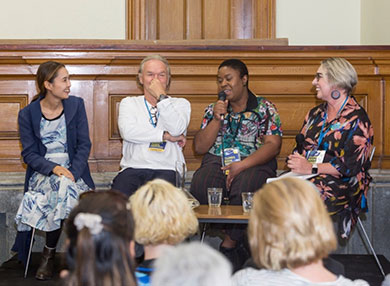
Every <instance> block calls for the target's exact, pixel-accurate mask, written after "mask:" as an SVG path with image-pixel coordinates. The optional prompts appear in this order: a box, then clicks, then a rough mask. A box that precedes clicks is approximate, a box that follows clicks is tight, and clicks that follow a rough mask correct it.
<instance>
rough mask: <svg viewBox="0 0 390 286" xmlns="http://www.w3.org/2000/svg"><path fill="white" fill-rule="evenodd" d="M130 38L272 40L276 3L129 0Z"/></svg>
mask: <svg viewBox="0 0 390 286" xmlns="http://www.w3.org/2000/svg"><path fill="white" fill-rule="evenodd" d="M127 22H128V24H127V39H129V40H199V39H208V40H209V39H255V38H257V39H259V38H260V39H261V38H263V39H272V38H275V0H147V1H146V0H127Z"/></svg>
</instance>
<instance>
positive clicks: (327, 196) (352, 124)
mask: <svg viewBox="0 0 390 286" xmlns="http://www.w3.org/2000/svg"><path fill="white" fill-rule="evenodd" d="M356 83H357V74H356V71H355V69H354V68H353V66H352V65H351V64H350V63H349V62H348V61H347V60H345V59H342V58H329V59H326V60H324V61H322V63H321V66H320V67H319V68H318V70H317V74H316V76H315V78H314V80H313V82H312V84H313V86H315V87H316V91H317V98H319V99H322V100H324V101H325V102H324V103H322V104H320V105H319V106H316V107H315V108H313V109H312V110H310V111H309V113H308V114H307V115H306V118H305V121H304V123H303V127H302V129H301V132H300V133H301V134H303V136H304V142H303V154H302V155H300V154H298V153H297V152H294V153H293V154H292V155H290V156H289V158H288V162H287V165H288V167H289V168H291V170H292V171H293V172H295V173H300V174H311V173H313V174H318V175H317V176H314V177H313V178H311V179H310V180H311V181H312V182H313V183H314V184H315V185H316V186H317V187H318V189H319V190H320V193H321V196H322V199H323V200H324V202H325V204H326V205H327V208H328V211H329V212H330V214H331V215H334V214H338V215H339V216H340V218H339V221H340V226H341V227H340V229H339V231H340V235H341V237H343V238H347V237H348V236H349V234H350V231H351V229H352V226H353V225H354V224H355V222H356V219H357V216H358V215H359V212H360V210H361V203H362V197H363V194H366V193H367V191H368V185H369V183H370V181H371V177H370V175H369V173H368V169H369V168H370V165H371V164H370V152H371V149H372V144H373V133H374V132H373V128H372V126H371V123H370V120H369V118H368V116H367V113H366V111H365V110H364V109H363V108H362V107H361V106H360V105H359V104H358V103H357V101H356V99H355V98H354V97H353V96H351V91H352V89H353V88H354V86H355V85H356ZM321 153H322V154H323V155H324V157H323V160H322V161H321V160H319V159H318V158H320V157H321ZM318 155H319V156H318Z"/></svg>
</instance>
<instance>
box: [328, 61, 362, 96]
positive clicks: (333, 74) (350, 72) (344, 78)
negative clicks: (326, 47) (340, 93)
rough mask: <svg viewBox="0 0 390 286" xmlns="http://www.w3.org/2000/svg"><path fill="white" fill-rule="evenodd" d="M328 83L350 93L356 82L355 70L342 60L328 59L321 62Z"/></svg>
mask: <svg viewBox="0 0 390 286" xmlns="http://www.w3.org/2000/svg"><path fill="white" fill-rule="evenodd" d="M321 65H322V67H323V68H324V69H325V74H326V77H327V79H328V82H329V83H330V84H331V85H333V86H335V87H339V88H342V89H344V90H345V91H346V92H347V93H351V92H352V90H353V88H354V87H355V85H356V84H357V82H358V76H357V73H356V70H355V68H354V67H353V66H352V65H351V63H350V62H349V61H347V60H346V59H344V58H328V59H325V60H323V61H322V62H321Z"/></svg>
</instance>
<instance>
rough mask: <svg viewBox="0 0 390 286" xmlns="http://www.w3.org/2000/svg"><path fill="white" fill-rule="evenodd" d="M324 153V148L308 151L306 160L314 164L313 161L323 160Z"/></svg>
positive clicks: (320, 161)
mask: <svg viewBox="0 0 390 286" xmlns="http://www.w3.org/2000/svg"><path fill="white" fill-rule="evenodd" d="M325 153H326V151H325V150H311V151H308V153H307V160H308V161H309V162H310V163H312V164H314V163H316V164H320V163H322V162H323V161H324V157H325Z"/></svg>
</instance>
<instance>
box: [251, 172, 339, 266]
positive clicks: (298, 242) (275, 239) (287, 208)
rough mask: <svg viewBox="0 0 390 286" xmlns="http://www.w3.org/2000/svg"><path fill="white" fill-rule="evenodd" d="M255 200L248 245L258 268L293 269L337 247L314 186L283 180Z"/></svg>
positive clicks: (326, 214) (257, 195) (325, 211)
mask: <svg viewBox="0 0 390 286" xmlns="http://www.w3.org/2000/svg"><path fill="white" fill-rule="evenodd" d="M253 200H254V201H253V210H252V211H251V214H250V220H249V243H250V246H251V251H252V256H253V259H254V261H255V263H256V264H257V265H258V266H260V267H265V268H267V269H272V270H281V269H283V268H289V269H293V268H296V267H299V266H303V265H306V264H309V263H311V262H314V261H317V260H319V259H322V258H324V257H326V256H327V255H328V253H329V252H331V251H332V250H334V249H335V248H336V247H337V241H336V236H335V234H334V230H333V225H332V222H331V219H330V216H329V214H328V212H327V210H326V208H325V204H324V202H323V201H322V199H321V198H320V195H319V193H318V191H317V189H316V187H315V186H314V185H313V184H312V183H310V182H308V181H305V180H301V179H297V178H286V179H280V180H277V181H274V182H272V183H269V184H266V185H264V186H263V188H262V189H260V190H259V191H258V192H257V193H256V194H255V196H254V199H253Z"/></svg>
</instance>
